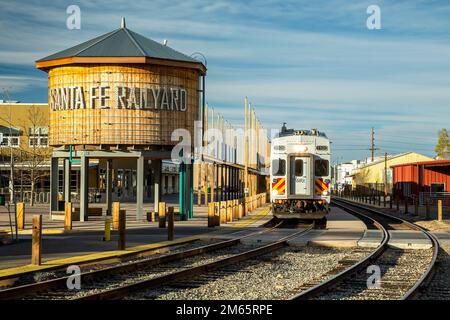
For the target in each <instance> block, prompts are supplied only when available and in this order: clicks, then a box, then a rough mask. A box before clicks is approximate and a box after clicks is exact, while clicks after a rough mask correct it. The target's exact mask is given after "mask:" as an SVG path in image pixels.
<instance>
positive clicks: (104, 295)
mask: <svg viewBox="0 0 450 320" xmlns="http://www.w3.org/2000/svg"><path fill="white" fill-rule="evenodd" d="M313 227H314V223H313V224H311V225H309V226H308V228H306V229H304V230H300V231H298V232H295V233H294V234H291V235H289V236H286V237H284V238H281V239H279V240H277V241H275V242H273V243H270V244H267V245H264V246H261V247H258V248H256V249H252V250H249V251H245V252H243V253H238V254H235V255H233V256H231V257H227V258H223V259H220V260H216V261H213V262H209V263H205V264H202V265H199V266H195V267H191V268H188V269H185V270H180V271H176V272H173V273H169V274H166V275H162V276H159V277H155V278H151V279H147V280H142V281H138V282H135V283H132V284H127V285H124V286H121V287H117V288H112V289H109V290H105V291H101V292H95V293H92V294H90V295H86V296H82V297H78V298H75V299H74V300H112V299H120V298H123V297H125V296H127V295H129V294H131V293H134V292H136V291H141V290H148V289H152V288H156V287H159V286H161V285H164V284H167V283H170V282H173V281H176V280H180V279H187V278H192V277H195V276H198V275H200V274H203V273H206V272H209V271H211V270H214V269H218V268H223V267H226V266H228V265H231V264H235V263H238V262H242V261H245V260H249V259H251V258H254V257H257V256H261V255H264V254H267V253H270V252H273V251H276V250H279V249H281V248H283V247H286V246H288V245H289V244H288V241H289V240H291V239H293V238H296V237H298V236H299V235H301V234H304V233H306V232H308V231H310V230H311V229H312V228H313Z"/></svg>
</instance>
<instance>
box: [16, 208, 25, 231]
mask: <svg viewBox="0 0 450 320" xmlns="http://www.w3.org/2000/svg"><path fill="white" fill-rule="evenodd" d="M16 219H17V229H19V230H23V229H25V203H23V202H17V203H16Z"/></svg>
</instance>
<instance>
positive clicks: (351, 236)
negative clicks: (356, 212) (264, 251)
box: [289, 207, 367, 248]
mask: <svg viewBox="0 0 450 320" xmlns="http://www.w3.org/2000/svg"><path fill="white" fill-rule="evenodd" d="M327 219H328V222H327V227H326V229H325V230H311V231H310V232H307V233H306V234H303V235H301V236H299V237H297V238H295V239H293V240H290V241H289V244H290V245H293V246H305V245H310V246H326V247H341V248H342V247H356V246H358V241H359V240H360V239H361V238H362V237H363V235H364V232H365V231H366V229H367V228H366V225H365V224H364V223H363V222H362V221H361V220H359V219H358V218H356V217H354V216H352V215H351V214H349V213H347V212H345V211H344V210H342V209H340V208H337V207H332V208H331V212H330V214H329V215H328V217H327Z"/></svg>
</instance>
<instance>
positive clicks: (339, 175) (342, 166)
mask: <svg viewBox="0 0 450 320" xmlns="http://www.w3.org/2000/svg"><path fill="white" fill-rule="evenodd" d="M361 165H363V162H362V161H361V160H352V161H350V162H345V163H339V164H336V165H335V166H334V174H333V188H334V190H343V189H344V187H345V186H346V185H350V186H351V185H352V179H353V178H352V171H353V170H354V169H356V168H359V167H360V166H361Z"/></svg>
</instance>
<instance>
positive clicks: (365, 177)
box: [351, 152, 433, 192]
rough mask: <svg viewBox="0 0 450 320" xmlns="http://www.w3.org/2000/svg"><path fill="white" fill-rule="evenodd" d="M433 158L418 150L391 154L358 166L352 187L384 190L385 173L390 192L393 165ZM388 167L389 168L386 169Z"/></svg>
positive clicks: (353, 173) (353, 172) (353, 175)
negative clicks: (417, 151) (385, 157)
mask: <svg viewBox="0 0 450 320" xmlns="http://www.w3.org/2000/svg"><path fill="white" fill-rule="evenodd" d="M428 160H433V158H430V157H428V156H425V155H422V154H419V153H416V152H405V153H400V154H397V155H390V156H388V157H387V159H386V160H385V159H384V157H383V158H382V159H380V160H378V161H374V162H371V163H368V164H366V165H363V166H361V167H359V168H356V169H354V170H353V171H352V175H351V176H352V178H353V179H352V187H353V189H356V188H370V189H377V190H379V191H383V190H384V183H385V173H386V177H387V182H388V192H390V190H391V187H392V170H391V168H390V167H391V166H394V165H398V164H404V163H410V162H418V161H428ZM385 168H387V170H385Z"/></svg>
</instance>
